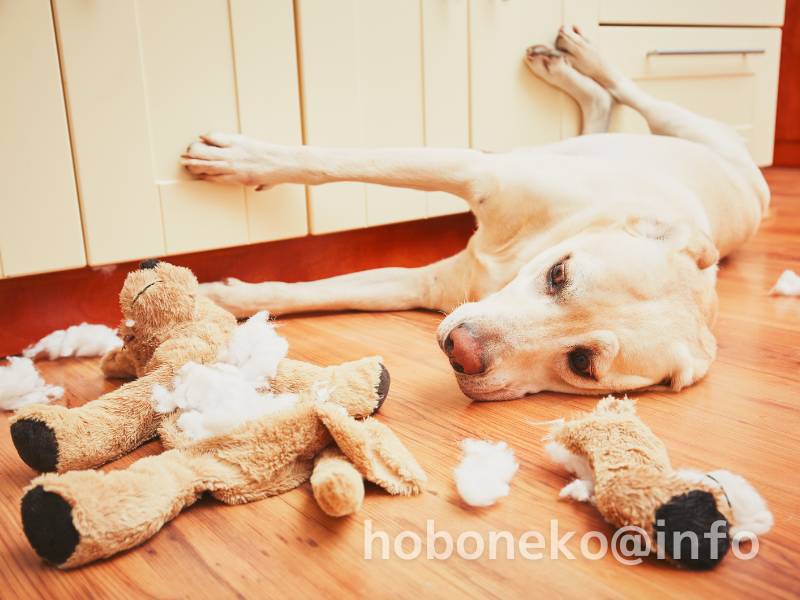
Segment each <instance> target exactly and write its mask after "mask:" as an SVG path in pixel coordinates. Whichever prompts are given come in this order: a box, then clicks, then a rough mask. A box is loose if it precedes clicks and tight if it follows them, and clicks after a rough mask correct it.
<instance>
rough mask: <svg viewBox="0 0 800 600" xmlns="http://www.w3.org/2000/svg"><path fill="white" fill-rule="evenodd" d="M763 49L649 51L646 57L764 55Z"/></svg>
mask: <svg viewBox="0 0 800 600" xmlns="http://www.w3.org/2000/svg"><path fill="white" fill-rule="evenodd" d="M765 52H766V50H765V49H764V48H725V49H713V48H705V49H698V50H650V51H649V52H648V53H647V56H690V55H697V54H764V53H765Z"/></svg>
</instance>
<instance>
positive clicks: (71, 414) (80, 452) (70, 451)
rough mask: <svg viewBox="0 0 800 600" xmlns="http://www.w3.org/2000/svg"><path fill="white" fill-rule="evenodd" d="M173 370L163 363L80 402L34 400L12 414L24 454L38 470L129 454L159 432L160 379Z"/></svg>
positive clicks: (84, 466)
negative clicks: (156, 397)
mask: <svg viewBox="0 0 800 600" xmlns="http://www.w3.org/2000/svg"><path fill="white" fill-rule="evenodd" d="M172 376H173V371H172V370H171V369H169V368H166V367H165V368H161V369H159V370H156V371H154V372H152V373H149V374H147V375H145V376H143V377H140V378H139V379H136V380H134V381H131V382H129V383H126V384H124V385H122V386H120V387H119V388H117V389H116V390H113V391H111V392H108V393H107V394H104V395H103V396H100V397H99V398H98V399H96V400H93V401H91V402H87V403H86V404H84V405H83V406H80V407H78V408H67V407H65V406H58V405H48V404H36V405H31V406H27V407H25V408H24V409H22V410H19V411H17V413H16V414H15V415H14V417H12V419H11V437H12V439H13V441H14V445H15V446H16V448H17V452H19V455H20V457H21V458H22V460H23V461H25V462H26V463H27V464H28V465H29V466H30V467H32V468H33V469H36V470H37V471H58V472H64V471H71V470H74V469H89V468H92V467H97V466H100V465H102V464H105V463H107V462H109V461H110V460H113V459H115V458H118V457H120V456H122V455H123V454H127V453H128V452H130V451H131V450H133V449H134V448H137V447H139V446H140V445H141V444H142V443H144V442H145V441H147V440H148V439H151V438H153V437H155V435H156V429H157V427H158V425H159V423H160V421H161V419H162V418H163V416H162V415H160V414H158V413H156V412H155V411H154V410H153V405H152V400H151V398H152V392H153V386H154V385H156V384H161V385H166V384H168V383H169V382H170V381H171V380H172Z"/></svg>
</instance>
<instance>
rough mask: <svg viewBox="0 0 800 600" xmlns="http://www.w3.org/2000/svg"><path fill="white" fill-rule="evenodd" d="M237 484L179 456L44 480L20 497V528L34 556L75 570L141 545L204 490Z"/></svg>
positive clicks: (207, 459)
mask: <svg viewBox="0 0 800 600" xmlns="http://www.w3.org/2000/svg"><path fill="white" fill-rule="evenodd" d="M236 477H237V472H236V470H235V469H233V468H232V467H230V466H228V465H225V464H223V463H220V462H218V461H216V460H215V459H214V458H213V457H211V456H207V455H201V456H192V455H189V454H185V453H184V452H182V451H180V450H171V451H168V452H165V453H163V454H160V455H158V456H151V457H147V458H143V459H141V460H139V461H137V462H135V463H134V464H133V465H132V466H131V467H129V468H128V469H125V470H117V471H109V472H107V473H104V472H102V471H94V470H89V471H71V472H69V473H64V474H61V475H57V474H54V473H48V474H46V475H41V476H39V477H37V478H36V479H34V480H33V481H32V482H31V484H30V486H29V487H28V488H27V489H26V491H25V495H24V496H23V498H22V527H23V529H24V531H25V535H26V536H27V537H28V540H29V541H30V543H31V546H33V548H34V550H36V553H37V554H39V556H41V557H42V558H44V559H45V560H47V561H49V562H51V563H53V564H55V565H56V566H58V567H60V568H71V567H77V566H79V565H82V564H85V563H87V562H90V561H93V560H97V559H100V558H105V557H108V556H111V555H112V554H116V553H117V552H121V551H122V550H126V549H128V548H132V547H133V546H136V545H138V544H141V543H142V542H144V541H145V540H147V539H149V538H150V537H152V536H153V535H154V534H155V533H156V532H158V530H160V529H161V527H162V526H163V525H164V524H165V523H166V522H167V521H169V520H170V519H172V518H174V517H175V516H176V515H177V514H178V513H179V512H180V511H181V510H182V509H183V508H184V507H186V506H189V505H190V504H192V503H194V502H195V500H197V498H199V496H200V494H201V493H202V492H203V491H204V490H207V489H213V488H214V487H216V486H217V485H219V484H220V482H222V481H226V482H228V483H230V482H232V481H234V480H235V479H236Z"/></svg>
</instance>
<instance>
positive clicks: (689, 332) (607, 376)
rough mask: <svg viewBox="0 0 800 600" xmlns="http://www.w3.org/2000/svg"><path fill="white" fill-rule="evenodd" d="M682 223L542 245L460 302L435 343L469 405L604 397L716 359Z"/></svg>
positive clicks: (690, 372) (700, 247)
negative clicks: (509, 274)
mask: <svg viewBox="0 0 800 600" xmlns="http://www.w3.org/2000/svg"><path fill="white" fill-rule="evenodd" d="M718 258H719V254H718V252H717V249H716V248H715V247H714V244H713V242H712V241H711V239H710V238H709V237H708V236H707V235H705V234H704V233H703V232H702V231H700V230H699V229H698V228H696V227H694V226H693V225H690V224H689V223H683V222H679V223H665V222H662V221H659V220H657V219H655V218H649V217H636V218H630V219H628V220H626V221H624V222H621V223H616V224H614V225H612V226H604V227H603V228H602V229H589V230H586V231H584V232H582V233H580V234H577V235H574V236H573V237H570V238H568V239H566V240H563V241H562V242H560V243H558V244H556V245H555V246H552V247H551V248H549V249H547V250H546V251H544V252H542V253H541V254H539V255H537V256H536V257H535V258H534V259H532V260H531V261H530V262H529V263H528V264H526V265H525V266H524V267H523V268H522V270H521V271H520V272H519V274H518V275H517V277H515V278H514V280H512V281H511V282H510V283H509V284H508V285H506V286H505V287H504V288H503V289H501V290H500V291H499V292H497V293H495V294H492V295H491V296H488V297H487V298H485V299H483V300H481V301H480V302H471V303H467V304H463V305H461V306H460V307H458V308H457V309H456V310H455V311H453V312H452V313H451V314H450V315H449V316H448V317H447V318H446V319H445V320H444V321H443V322H442V324H441V325H440V327H439V332H438V337H439V343H440V345H441V347H442V349H443V350H444V351H445V352H446V353H447V354H448V356H449V357H450V361H451V364H452V365H453V369H454V370H455V371H456V378H457V379H458V383H459V385H460V386H461V389H462V390H463V391H464V393H465V394H467V395H468V396H470V397H472V398H475V399H478V400H501V399H508V398H518V397H521V396H524V395H526V394H532V393H536V392H539V391H543V390H552V391H562V392H572V393H592V394H595V393H596V394H601V393H611V392H617V391H625V390H633V389H638V388H645V387H654V386H661V387H666V388H670V389H673V390H678V389H681V388H682V387H684V386H687V385H690V384H692V383H694V382H695V381H697V380H698V379H700V378H702V377H703V376H704V375H705V373H706V371H707V370H708V368H709V365H710V364H711V362H712V360H713V359H714V356H715V354H716V341H715V339H714V336H713V335H712V333H711V330H710V327H711V325H712V324H713V321H714V319H715V317H716V308H717V296H716V291H715V283H716V262H717V260H718Z"/></svg>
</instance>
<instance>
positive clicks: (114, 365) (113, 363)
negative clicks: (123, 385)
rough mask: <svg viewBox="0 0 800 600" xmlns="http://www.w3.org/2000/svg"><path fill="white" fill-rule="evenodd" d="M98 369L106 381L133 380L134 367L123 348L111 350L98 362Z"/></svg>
mask: <svg viewBox="0 0 800 600" xmlns="http://www.w3.org/2000/svg"><path fill="white" fill-rule="evenodd" d="M100 369H101V370H102V371H103V375H105V376H106V378H108V379H133V378H134V377H136V365H135V364H134V362H133V359H132V358H131V355H130V353H129V352H128V350H127V349H126V348H125V347H124V346H123V347H121V348H113V349H111V350H110V351H109V352H107V353H106V354H105V356H103V358H102V359H101V360H100Z"/></svg>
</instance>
